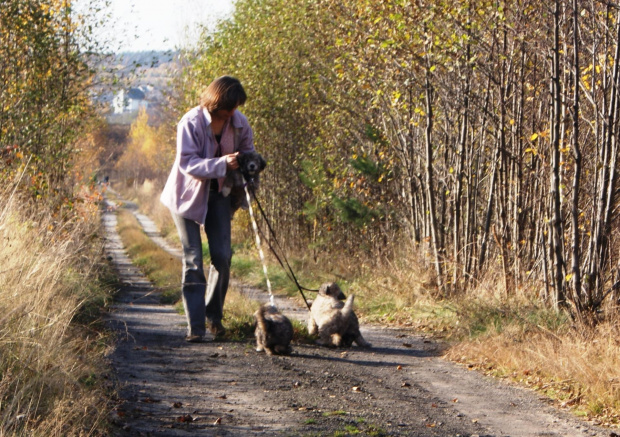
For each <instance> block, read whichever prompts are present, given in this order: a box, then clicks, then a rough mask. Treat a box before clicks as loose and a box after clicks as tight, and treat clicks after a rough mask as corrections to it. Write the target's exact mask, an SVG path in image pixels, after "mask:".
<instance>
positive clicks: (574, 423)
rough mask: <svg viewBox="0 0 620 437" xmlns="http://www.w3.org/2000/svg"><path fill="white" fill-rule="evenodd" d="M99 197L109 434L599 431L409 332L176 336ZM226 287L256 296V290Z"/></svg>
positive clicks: (176, 323) (281, 304) (171, 314)
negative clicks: (337, 341) (110, 371)
mask: <svg viewBox="0 0 620 437" xmlns="http://www.w3.org/2000/svg"><path fill="white" fill-rule="evenodd" d="M107 202H108V204H107V206H108V207H107V208H106V211H105V212H104V213H103V223H104V227H105V232H106V235H107V244H106V251H107V253H108V256H109V257H111V260H112V263H113V264H114V265H115V268H116V269H117V272H118V275H119V279H120V281H119V282H120V283H121V284H122V286H121V290H119V294H118V299H117V302H116V304H115V306H114V309H113V311H112V312H111V313H110V316H109V322H110V326H111V327H112V328H113V329H114V330H115V331H116V332H118V337H119V339H118V345H117V347H116V349H115V351H114V352H113V353H112V354H111V355H110V361H111V364H112V366H113V368H114V370H115V377H116V380H117V382H118V386H119V398H120V403H119V407H118V408H117V410H116V411H115V414H114V417H113V421H114V423H115V424H116V430H115V432H116V435H122V436H172V437H174V436H186V435H193V436H196V435H198V436H245V435H328V434H331V435H333V434H334V433H335V432H341V433H345V434H347V433H348V434H350V435H352V434H357V435H411V436H450V435H451V436H457V435H460V436H514V437H517V436H524V437H525V436H604V435H609V431H605V430H602V429H598V428H596V427H593V426H591V425H589V424H587V423H583V422H580V421H578V420H577V419H575V418H573V417H571V416H569V415H568V414H565V413H564V412H562V411H558V410H556V409H555V408H553V407H552V406H550V405H549V404H548V403H546V402H544V401H542V400H541V399H539V398H538V396H537V395H536V394H535V393H534V392H531V391H529V390H525V389H521V388H518V387H515V386H511V385H508V384H505V383H503V382H498V381H495V380H493V379H491V378H487V377H484V376H481V375H480V374H478V373H477V372H474V371H469V370H466V369H464V368H461V367H458V366H455V365H453V364H451V363H449V362H446V361H444V360H442V359H441V358H440V357H439V355H440V351H439V346H438V345H437V344H435V343H433V342H430V341H428V340H426V339H424V338H423V337H422V336H419V335H416V334H415V333H413V332H411V331H404V330H394V329H386V328H381V327H378V326H363V327H362V332H363V334H364V337H365V338H366V339H368V340H369V341H370V342H371V343H372V344H373V346H374V347H373V348H372V349H370V350H363V349H358V348H355V347H354V348H350V349H346V350H345V349H339V350H336V349H326V348H318V347H314V346H309V345H294V352H293V354H292V355H291V356H289V357H269V356H266V355H263V354H258V353H256V352H254V350H253V346H254V343H253V342H252V341H247V342H214V341H211V342H207V343H202V344H190V343H186V342H185V341H184V334H185V318H184V317H183V316H181V315H179V314H177V313H176V312H175V311H174V309H173V308H172V307H171V306H169V305H162V304H160V303H159V298H158V295H157V291H156V290H154V289H153V287H152V285H151V284H150V283H149V282H148V280H146V278H144V276H143V275H142V274H141V273H140V271H139V270H138V269H137V268H135V267H134V266H133V265H132V264H131V261H130V260H129V259H128V258H127V256H126V255H125V253H124V249H123V247H122V242H121V241H120V237H118V234H117V232H116V216H115V208H116V206H115V205H114V204H113V203H111V202H109V201H107ZM124 205H125V206H127V205H129V209H130V210H133V212H134V214H135V215H136V217H137V218H138V220H139V222H140V223H141V225H142V226H143V227H144V229H145V232H146V233H147V235H149V236H150V237H151V238H153V240H154V241H155V242H156V243H158V244H160V243H159V242H158V239H159V240H161V241H163V242H164V244H163V245H162V247H164V249H165V250H169V249H172V250H169V252H170V253H171V254H172V255H173V256H177V257H178V256H180V252H179V251H178V249H175V248H170V246H169V245H168V243H167V242H165V240H163V239H162V238H161V237H160V236H159V234H158V232H157V229H156V228H155V226H154V225H153V224H152V222H151V221H150V220H149V219H148V217H146V216H144V215H141V214H140V213H139V212H137V209H136V208H135V207H134V206H133V205H131V204H128V203H125V204H124ZM139 216H140V217H139ZM166 247H168V249H166ZM175 250H176V252H174V251H175ZM233 286H235V287H238V288H239V289H240V290H241V291H242V292H243V293H245V294H246V295H248V296H249V297H251V298H254V299H257V300H260V301H263V302H264V301H267V293H265V292H262V291H260V290H256V289H253V288H252V287H247V286H243V285H241V284H239V283H238V282H233ZM276 304H277V306H278V308H279V309H280V310H282V311H283V312H284V313H285V314H287V316H289V317H290V318H297V319H300V320H304V321H305V319H306V317H307V310H306V309H305V307H302V306H300V305H298V304H296V302H295V301H294V300H292V299H285V298H278V299H277V301H276Z"/></svg>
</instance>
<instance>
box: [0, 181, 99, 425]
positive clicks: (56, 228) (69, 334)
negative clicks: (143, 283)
mask: <svg viewBox="0 0 620 437" xmlns="http://www.w3.org/2000/svg"><path fill="white" fill-rule="evenodd" d="M9 198H10V193H8V192H0V205H2V207H0V241H1V242H2V243H0V435H6V436H12V435H15V436H18V435H19V436H22V435H28V436H77V435H101V434H104V433H103V432H102V431H100V430H101V429H103V427H104V423H105V419H106V417H107V412H108V405H107V403H106V401H105V393H104V392H103V390H102V389H101V384H102V381H103V379H102V378H101V377H100V375H101V374H102V373H103V372H104V371H105V367H104V366H103V364H102V363H103V360H102V355H103V352H104V347H105V341H104V340H105V339H104V338H103V337H102V334H101V333H100V331H98V330H96V329H92V328H93V326H89V325H84V324H82V323H90V322H92V319H91V317H90V316H86V315H85V313H86V310H87V309H90V308H91V306H94V307H95V308H98V307H100V306H101V305H103V302H104V300H105V298H106V293H105V290H103V289H102V288H101V287H100V285H98V284H99V283H98V281H97V273H98V272H97V263H98V261H99V260H100V254H101V252H100V251H98V250H97V249H100V247H96V245H97V244H100V242H98V239H97V238H95V237H94V235H95V232H96V230H97V229H96V226H97V225H98V221H97V220H96V218H97V216H96V210H93V209H92V208H90V209H89V208H86V207H84V206H82V207H81V208H82V210H81V211H76V214H75V216H74V217H73V219H72V220H70V221H66V222H62V223H59V222H56V221H54V219H53V217H51V216H50V214H48V213H42V212H41V213H40V214H39V215H38V216H33V215H32V214H27V213H25V212H24V211H23V210H22V208H20V206H19V204H18V202H17V201H16V200H15V198H13V199H12V200H11V201H10V200H9ZM91 206H92V205H91ZM93 245H95V247H93ZM76 319H79V320H80V321H81V323H80V324H77V323H75V320H76Z"/></svg>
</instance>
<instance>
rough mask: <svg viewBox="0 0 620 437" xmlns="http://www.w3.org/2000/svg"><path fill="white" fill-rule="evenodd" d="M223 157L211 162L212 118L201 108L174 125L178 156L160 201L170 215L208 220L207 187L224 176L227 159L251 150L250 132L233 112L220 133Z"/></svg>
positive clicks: (240, 116) (243, 120)
mask: <svg viewBox="0 0 620 437" xmlns="http://www.w3.org/2000/svg"><path fill="white" fill-rule="evenodd" d="M220 144H221V147H222V156H221V157H220V158H214V156H215V152H216V147H217V142H216V141H215V138H214V136H213V133H212V131H211V115H210V114H209V112H208V111H207V110H206V109H202V108H201V107H200V106H197V107H195V108H192V109H191V110H189V111H188V112H187V113H186V114H185V115H184V116H183V118H181V121H179V124H178V125H177V154H176V159H175V160H174V164H173V165H172V170H171V172H170V175H169V176H168V181H167V182H166V185H165V186H164V190H163V192H162V193H161V197H160V200H161V202H162V203H163V204H164V205H166V206H167V207H168V208H169V209H170V211H171V212H172V213H173V214H177V215H180V216H181V217H184V218H186V219H189V220H193V221H195V222H197V223H199V224H204V222H205V218H206V217H207V204H208V200H209V183H210V181H211V179H215V178H218V179H219V184H220V188H221V186H222V182H223V181H224V177H225V176H226V158H225V157H224V155H228V154H230V153H234V152H237V151H239V152H250V151H253V150H254V139H253V134H252V128H251V127H250V124H249V123H248V120H247V118H246V117H245V116H244V115H243V114H242V113H241V112H239V111H235V112H234V113H233V116H232V117H231V119H230V120H229V121H228V122H227V123H226V124H225V125H224V128H223V129H222V138H221V140H220Z"/></svg>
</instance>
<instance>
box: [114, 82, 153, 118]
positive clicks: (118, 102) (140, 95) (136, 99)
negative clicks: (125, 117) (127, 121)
mask: <svg viewBox="0 0 620 437" xmlns="http://www.w3.org/2000/svg"><path fill="white" fill-rule="evenodd" d="M148 105H149V104H148V102H147V101H146V95H145V94H144V91H143V90H142V89H140V88H129V91H127V92H125V90H120V91H119V92H118V93H117V94H116V95H115V96H114V99H113V100H112V109H113V112H114V114H127V113H135V112H138V111H139V110H140V108H144V109H146V108H148Z"/></svg>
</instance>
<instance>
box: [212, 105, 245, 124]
mask: <svg viewBox="0 0 620 437" xmlns="http://www.w3.org/2000/svg"><path fill="white" fill-rule="evenodd" d="M238 107H239V106H235V107H234V108H233V109H231V110H229V111H227V110H226V109H218V110H217V111H215V112H214V113H213V114H211V116H212V117H213V118H217V119H218V120H224V121H226V120H228V119H229V118H230V117H232V116H233V113H234V112H235V111H236V110H237V108H238Z"/></svg>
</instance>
